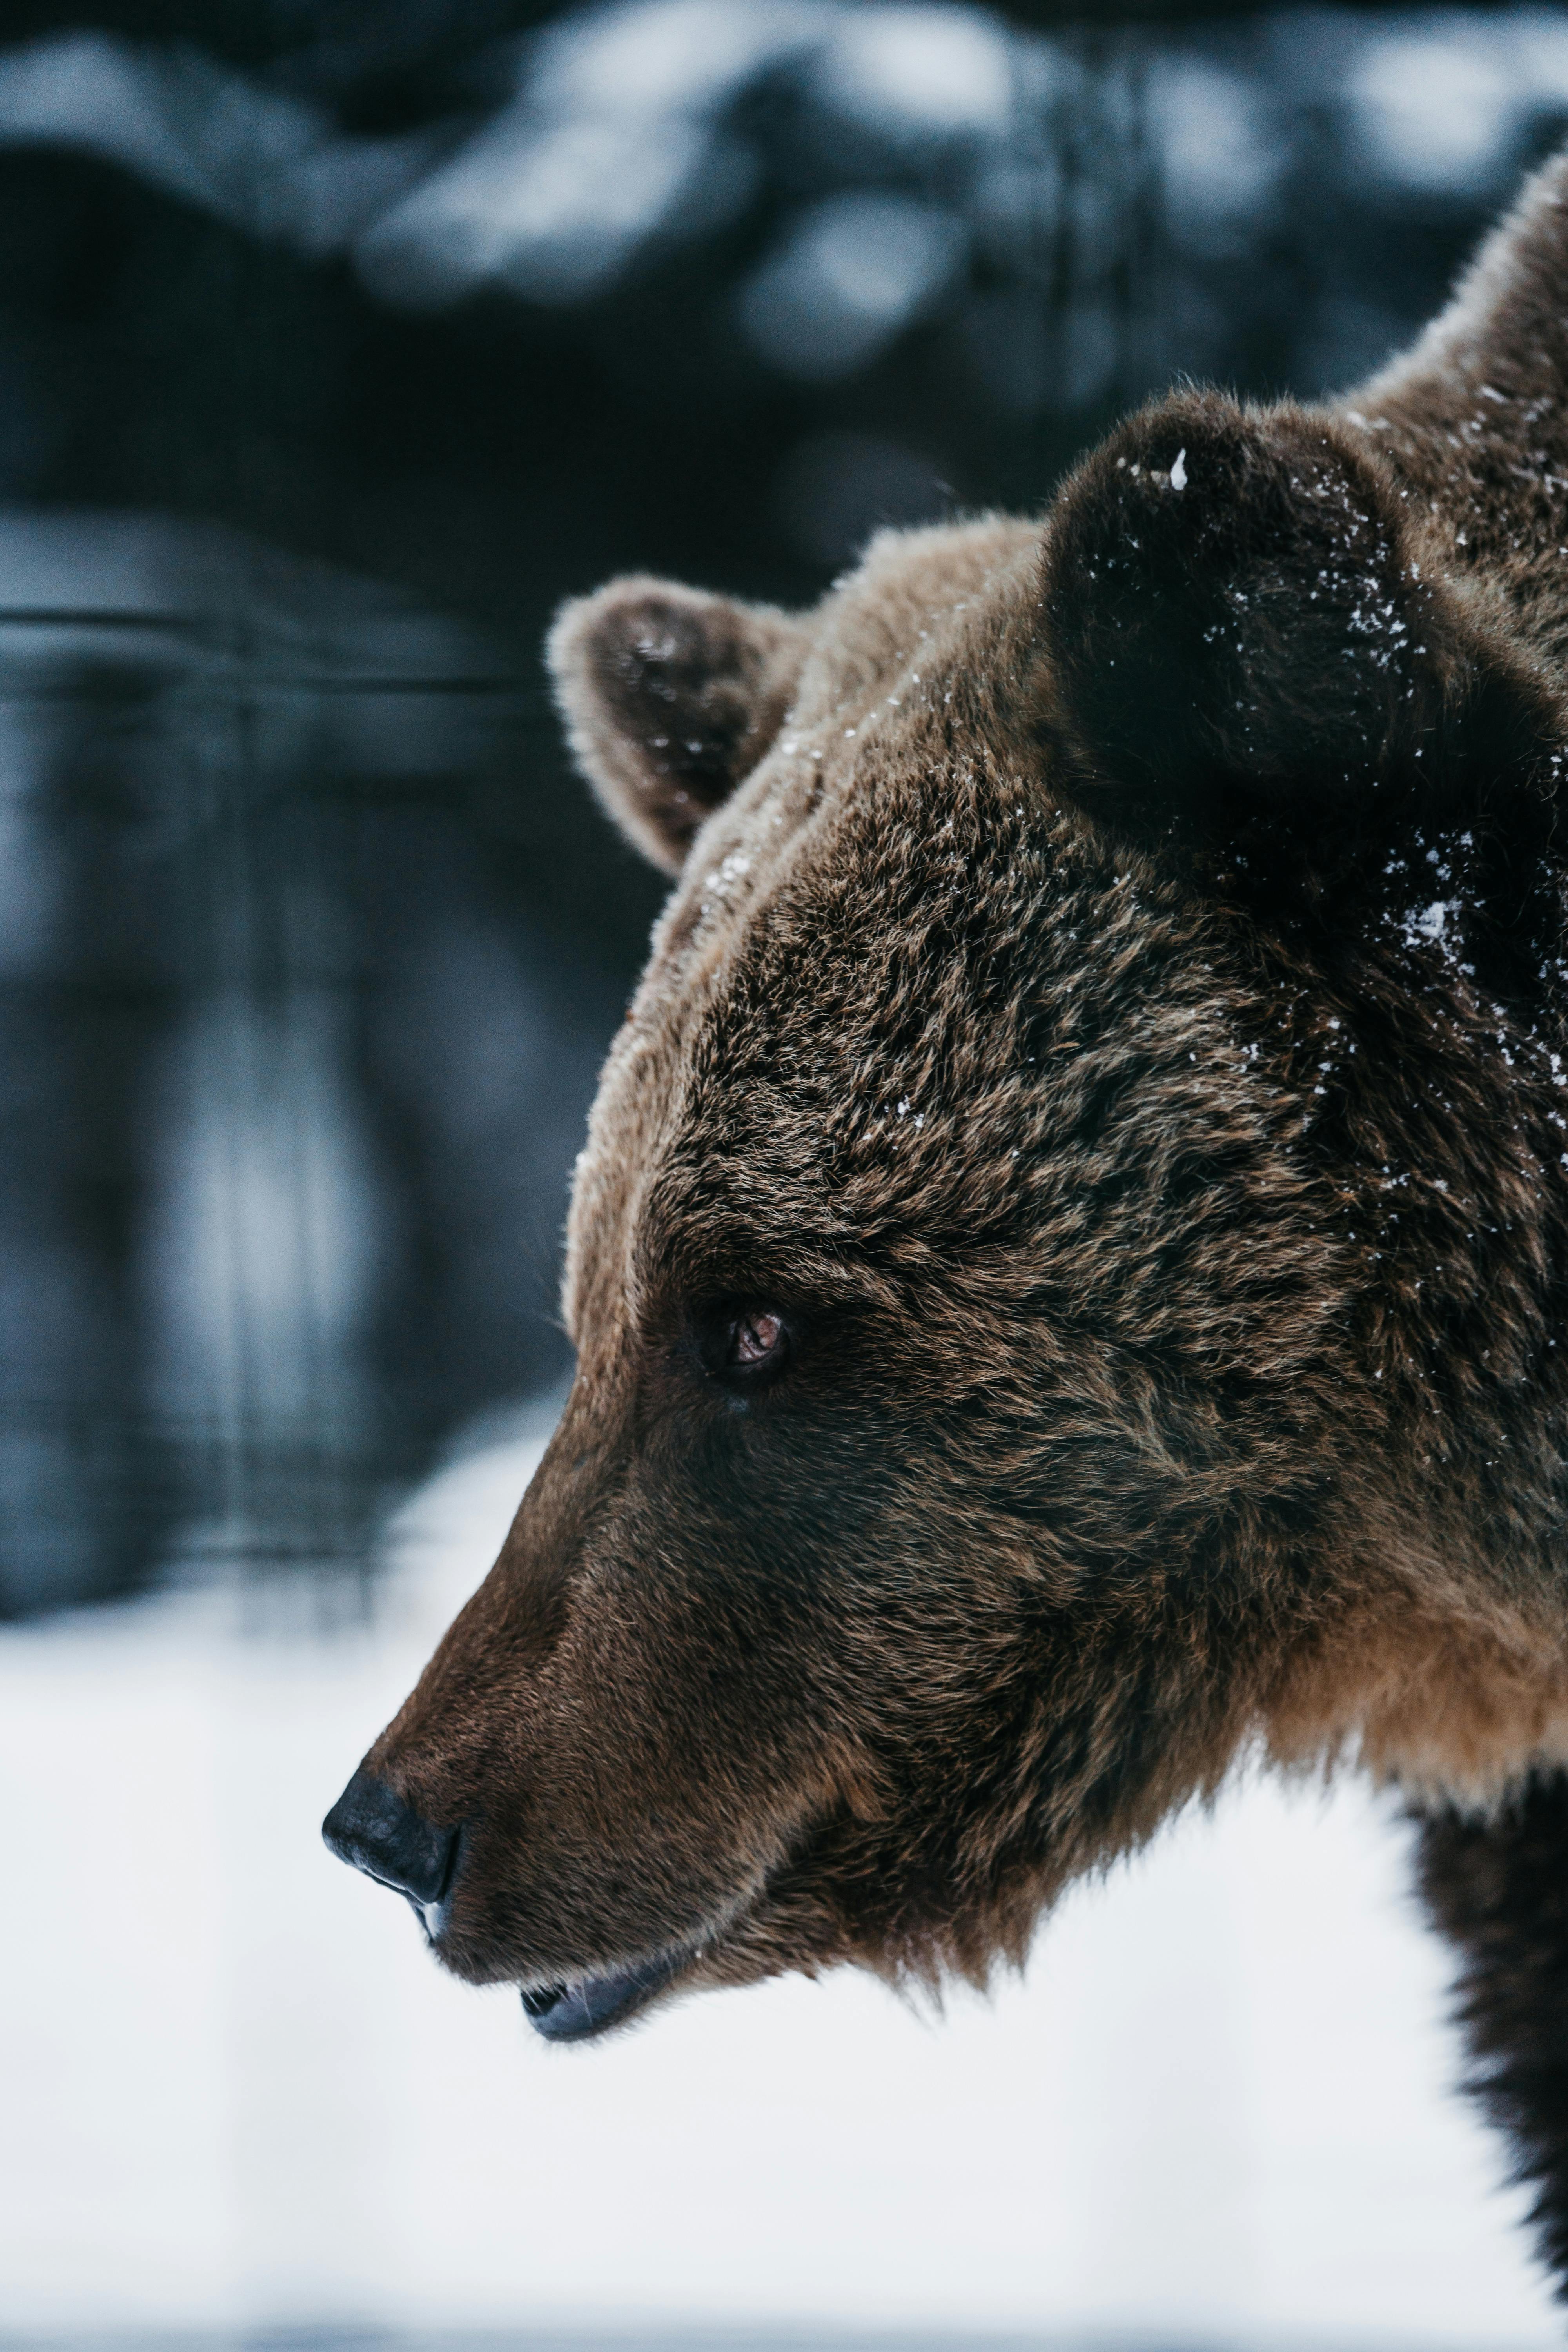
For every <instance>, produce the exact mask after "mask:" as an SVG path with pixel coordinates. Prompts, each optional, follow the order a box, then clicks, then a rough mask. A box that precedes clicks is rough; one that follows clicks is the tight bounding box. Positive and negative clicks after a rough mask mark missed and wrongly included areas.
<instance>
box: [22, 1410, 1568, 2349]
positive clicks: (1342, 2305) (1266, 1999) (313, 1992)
mask: <svg viewBox="0 0 1568 2352" xmlns="http://www.w3.org/2000/svg"><path fill="white" fill-rule="evenodd" d="M541 1441H542V1423H541V1422H540V1419H539V1417H538V1416H537V1415H535V1416H534V1418H533V1420H532V1421H531V1422H530V1420H529V1418H528V1416H526V1415H523V1416H521V1417H520V1418H519V1419H518V1421H517V1422H516V1423H515V1424H514V1425H513V1426H512V1428H511V1429H510V1432H507V1433H496V1432H495V1431H494V1430H492V1432H491V1435H490V1438H489V1442H488V1443H487V1444H485V1445H483V1446H482V1447H481V1448H480V1449H479V1450H478V1451H475V1452H472V1453H470V1454H468V1456H466V1457H465V1458H462V1459H460V1460H458V1462H457V1463H455V1464H454V1465H453V1466H452V1467H451V1468H449V1469H448V1470H447V1471H446V1472H445V1473H444V1474H443V1475H441V1476H440V1477H438V1478H437V1479H436V1480H434V1481H433V1482H432V1483H431V1485H430V1486H427V1487H426V1489H425V1490H424V1492H423V1493H422V1495H421V1496H418V1497H417V1498H416V1502H415V1503H414V1505H413V1506H411V1507H410V1508H409V1509H408V1510H407V1511H405V1514H404V1515H403V1517H402V1518H401V1520H400V1522H399V1523H398V1525H397V1527H396V1528H395V1532H394V1540H395V1553H396V1567H395V1574H394V1575H393V1577H392V1579H391V1581H390V1583H389V1585H388V1587H387V1589H386V1594H385V1601H384V1606H382V1607H381V1609H380V1610H379V1612H378V1615H377V1620H376V1622H375V1623H374V1626H373V1627H371V1628H369V1629H363V1628H362V1629H359V1630H354V1631H351V1632H343V1633H338V1634H336V1635H332V1636H330V1637H326V1638H322V1637H321V1636H319V1635H317V1636H307V1635H305V1634H304V1633H299V1634H296V1635H285V1634H282V1633H279V1632H278V1631H276V1629H274V1630H273V1631H271V1632H269V1633H264V1634H260V1635H258V1634H256V1633H246V1631H245V1630H244V1627H243V1623H242V1618H241V1612H240V1609H239V1605H238V1603H237V1600H236V1599H235V1597H234V1596H232V1595H230V1594H226V1593H222V1592H214V1591H184V1592H174V1593H170V1594H166V1595H163V1596H162V1597H159V1598H157V1599H155V1600H153V1601H147V1602H144V1603H141V1604H139V1605H137V1606H135V1607H132V1608H127V1609H125V1610H122V1611H120V1612H99V1613H96V1614H93V1615H90V1616H85V1617H82V1618H79V1619H75V1620H69V1621H66V1622H56V1623H53V1624H49V1625H46V1626H42V1627H39V1628H37V1629H27V1630H13V1631H10V1632H8V1633H5V1634H4V1636H3V1637H0V1823H3V1825H4V1826H3V1830H0V1852H3V1853H4V1871H3V1883H4V1887H5V1912H6V1918H5V1927H6V1932H5V1940H4V1945H3V1947H0V1955H3V1956H0V2326H6V2327H10V2328H14V2329H26V2328H35V2329H47V2330H50V2331H53V2330H57V2329H59V2330H64V2329H69V2328H115V2327H121V2326H124V2327H132V2326H138V2327H151V2328H153V2329H156V2330H162V2329H174V2328H176V2327H199V2326H265V2325H269V2324H271V2325H286V2324H289V2323H298V2322H316V2323H321V2322H331V2321H337V2320H349V2319H358V2320H363V2321H366V2322H384V2323H390V2324H393V2325H396V2326H405V2327H414V2326H421V2325H437V2326H463V2325H468V2324H473V2325H479V2324H497V2323H509V2322H516V2323H532V2324H549V2323H560V2322H563V2321H566V2320H569V2319H572V2318H574V2317H580V2318H582V2319H583V2320H584V2321H588V2320H616V2319H617V2318H624V2319H627V2320H630V2319H633V2318H636V2317H638V2316H641V2315H667V2316H670V2317H673V2316H676V2315H689V2317H691V2318H692V2319H693V2320H695V2321H712V2320H715V2319H720V2318H722V2317H724V2316H726V2315H747V2316H748V2317H750V2318H752V2319H753V2320H755V2321H757V2322H766V2321H770V2320H777V2319H781V2318H784V2317H790V2318H794V2317H801V2318H809V2317H812V2316H814V2315H821V2316H824V2317H832V2318H835V2319H837V2320H840V2321H846V2322H857V2323H866V2324H871V2323H892V2322H905V2323H909V2324H911V2325H919V2326H937V2325H942V2324H951V2325H952V2326H955V2327H956V2328H957V2329H958V2330H959V2331H960V2333H961V2334H962V2332H963V2329H964V2328H966V2327H967V2328H971V2329H980V2328H983V2327H986V2326H1010V2325H1012V2326H1018V2325H1032V2326H1041V2327H1049V2328H1059V2329H1060V2330H1062V2331H1063V2332H1064V2333H1065V2332H1068V2331H1072V2330H1077V2329H1079V2328H1089V2329H1099V2328H1101V2327H1105V2328H1122V2327H1125V2328H1127V2329H1129V2330H1140V2329H1151V2330H1157V2331H1158V2333H1159V2336H1160V2339H1161V2341H1162V2342H1163V2343H1165V2344H1167V2345H1169V2344H1171V2343H1173V2342H1174V2341H1175V2340H1177V2339H1178V2338H1182V2339H1186V2338H1192V2339H1201V2340H1205V2341H1207V2342H1212V2343H1216V2344H1225V2345H1231V2344H1235V2345H1237V2346H1242V2345H1245V2346H1246V2347H1247V2352H1263V2347H1273V2346H1280V2347H1283V2346H1287V2345H1292V2346H1293V2345H1302V2346H1305V2345H1309V2344H1310V2345H1311V2346H1313V2347H1326V2346H1330V2345H1347V2346H1348V2345H1352V2344H1353V2345H1355V2346H1357V2347H1372V2346H1389V2347H1392V2346H1394V2345H1399V2346H1401V2347H1406V2346H1408V2347H1415V2346H1419V2347H1422V2352H1440V2347H1460V2346H1463V2347H1471V2352H1480V2347H1485V2352H1526V2347H1530V2352H1534V2347H1542V2352H1544V2348H1545V2347H1548V2346H1552V2345H1555V2344H1556V2343H1557V2342H1558V2341H1559V2340H1560V2339H1559V2336H1558V2332H1557V2328H1556V2326H1554V2324H1553V2322H1552V2318H1551V2317H1550V2315H1549V2306H1548V2302H1547V2298H1546V2294H1545V2291H1544V2289H1543V2287H1542V2284H1541V2283H1540V2281H1539V2278H1538V2276H1537V2274H1536V2273H1535V2272H1534V2271H1533V2269H1532V2267H1531V2263H1530V2261H1529V2259H1528V2256H1527V2252H1526V2249H1525V2243H1524V2240H1523V2238H1522V2236H1521V2234H1520V2233H1519V2232H1518V2231H1517V2229H1516V2227H1515V2223H1516V2221H1517V2217H1518V2214H1519V2212H1520V2210H1521V2199H1520V2198H1519V2196H1518V2195H1517V2194H1516V2193H1514V2192H1511V2191H1507V2190H1505V2189H1502V2188H1501V2187H1500V2179H1501V2175H1502V2169H1503V2168H1502V2163H1501V2158H1500V2151H1499V2149H1498V2147H1496V2146H1495V2145H1494V2144H1493V2142H1492V2141H1491V2140H1490V2139H1489V2137H1488V2136H1487V2135H1486V2134H1485V2133H1484V2132H1483V2130H1482V2129H1481V2127H1480V2126H1479V2125H1478V2124H1477V2123H1476V2122H1475V2121H1474V2120H1473V2119H1472V2118H1471V2116H1470V2115H1469V2113H1468V2110H1467V2108H1466V2107H1465V2106H1464V2105H1462V2104H1461V2103H1460V2102H1459V2101H1458V2099H1457V2098H1455V2097H1454V2096H1453V2095H1451V2094H1450V2092H1449V2089H1448V2087H1447V2086H1448V2084H1450V2083H1451V2081H1452V2079H1453V2076H1454V2074H1455V2073H1456V2071H1457V2068H1458V2052H1457V2047H1456V2045H1455V2043H1454V2042H1453V2040H1452V2039H1451V2038H1450V2036H1449V2034H1448V2033H1447V2031H1446V2029H1445V2028H1444V2027H1443V2025H1442V2022H1441V2020H1442V2012H1443V2009H1444V2003H1445V1973H1446V1963H1445V1959H1444V1957H1443V1955H1442V1953H1441V1951H1440V1950H1439V1948H1437V1946H1436V1943H1435V1942H1433V1941H1432V1940H1430V1939H1429V1938H1427V1937H1426V1936H1425V1935H1424V1933H1423V1932H1422V1931H1421V1930H1420V1928H1419V1927H1418V1925H1417V1923H1416V1920H1415V1915H1414V1911H1413V1907H1412V1906H1411V1904H1410V1901H1409V1899H1408V1897H1407V1895H1406V1894H1405V1867H1404V1860H1403V1845H1404V1839H1403V1833H1402V1832H1401V1831H1400V1830H1399V1828H1398V1826H1397V1824H1396V1823H1395V1822H1393V1821H1392V1820H1391V1819H1390V1818H1389V1817H1388V1815H1387V1813H1386V1811H1384V1809H1381V1808H1380V1807H1379V1805H1378V1804H1377V1803H1376V1802H1375V1801H1373V1800H1372V1799H1371V1798H1370V1797H1369V1796H1368V1795H1367V1794H1366V1793H1365V1792H1364V1791H1363V1790H1361V1789H1359V1788H1358V1787H1354V1786H1350V1787H1346V1788H1343V1789H1342V1790H1339V1791H1338V1792H1337V1793H1336V1794H1335V1795H1333V1797H1332V1798H1331V1799H1329V1800H1325V1799H1324V1798H1322V1797H1321V1795H1320V1794H1318V1793H1316V1792H1314V1791H1297V1792H1295V1793H1293V1794H1291V1793H1287V1792H1284V1791H1282V1790H1279V1789H1278V1788H1276V1787H1274V1786H1271V1785H1254V1786H1251V1787H1248V1788H1246V1789H1243V1790H1237V1792H1236V1793H1234V1794H1233V1795H1232V1796H1231V1797H1230V1798H1229V1799H1228V1800H1227V1801H1226V1803H1225V1804H1224V1805H1223V1806H1222V1807H1221V1809H1220V1811H1219V1814H1218V1817H1217V1818H1216V1819H1214V1820H1208V1819H1203V1818H1198V1819H1194V1820H1190V1821H1186V1822H1183V1823H1181V1824H1179V1825H1178V1826H1177V1827H1176V1829H1175V1830H1174V1831H1173V1832H1171V1833H1170V1834H1168V1835H1167V1836H1166V1837H1165V1838H1164V1839H1163V1841H1162V1842H1161V1843H1159V1844H1158V1845H1157V1847H1156V1848H1155V1849H1154V1850H1153V1851H1152V1853H1149V1854H1148V1855H1146V1856H1144V1857H1143V1858H1142V1860H1141V1861H1140V1862H1138V1863H1137V1864H1134V1865H1132V1866H1131V1867H1128V1868H1125V1869H1123V1870H1121V1871H1120V1872H1118V1873H1117V1874H1115V1876H1114V1877H1113V1878H1112V1879H1111V1881H1110V1883H1109V1884H1107V1885H1101V1886H1096V1887H1092V1888H1086V1889H1082V1890H1079V1892H1078V1893H1077V1894H1076V1895H1074V1896H1073V1897H1072V1898H1071V1899H1070V1900H1069V1901H1068V1904H1067V1905H1066V1906H1064V1908H1063V1910H1062V1911H1061V1913H1060V1914H1059V1915H1058V1917H1057V1918H1056V1920H1055V1921H1054V1922H1053V1923H1052V1924H1051V1926H1050V1927H1048V1929H1047V1931H1046V1932H1045V1934H1044V1935H1043V1936H1042V1937H1041V1939H1040V1943H1039V1946H1038V1948H1037V1955H1036V1958H1035V1961H1034V1964H1033V1966H1032V1967H1031V1969H1030V1971H1029V1974H1028V1978H1027V1980H1026V1982H1024V1983H1009V1984H1008V1985H1006V1986H1005V1988H1004V1989H1003V1990H1001V1991H1000V1993H999V1994H998V1995H997V1996H996V1998H995V1999H994V2000H993V2001H992V2002H990V2003H989V2004H986V2003H983V2002H981V2001H979V2000H973V1999H972V1998H969V1997H964V1998H961V1999H958V2000H954V2001H953V2002H952V2006H951V2009H950V2012H949V2014H948V2016H947V2018H946V2020H945V2021H932V2020H931V2019H930V2018H929V2017H924V2016H920V2015H916V2014H913V2013H911V2012H910V2011H909V2010H907V2009H905V2008H904V2007H902V2006H901V2005H900V2003H898V2002H897V2001H896V2000H893V1999H892V1998H890V1997H889V1994H888V1993H887V1992H885V1991H884V1990H881V1989H880V1988H879V1987H878V1986H877V1985H875V1984H873V1983H871V1982H869V1981H867V1980H865V1979H859V1978H857V1977H853V1976H848V1975H844V1976H839V1977H837V1978H835V1979H830V1980H829V1981H827V1982H826V1983H824V1984H821V1985H811V1984H807V1983H805V1982H797V1981H793V1980H792V1981H787V1982H784V1983H779V1984H775V1985H770V1986H765V1987H763V1988H761V1989H759V1990H752V1991H749V1992H743V1993H736V1994H730V1995H723V1996H712V1995H710V1996H708V1997H706V1998H704V1999H702V2000H697V2001H694V2002H692V2003H690V2004H689V2005H688V2006H686V2007H684V2008H681V2009H679V2010H676V2011H671V2012H668V2013H666V2014H664V2015H662V2016H659V2017H658V2018H657V2019H656V2020H653V2021H649V2023H648V2024H647V2026H646V2028H644V2029H643V2030H641V2031H640V2032H635V2033H633V2034H631V2035H628V2036H626V2037H623V2038H621V2039H618V2040H612V2041H611V2042H608V2043H606V2044H604V2045H602V2046H599V2047H596V2048H593V2049H590V2050H586V2051H576V2052H573V2051H552V2050H549V2049H547V2048H545V2047H544V2046H543V2045H542V2044H541V2043H540V2042H538V2041H537V2040H536V2039H535V2038H534V2037H533V2035H532V2034H531V2033H530V2032H528V2031H527V2030H526V2029H525V2027H524V2023H523V2021H522V2018H521V2011H520V2008H519V2004H518V2002H517V2000H516V1998H515V1996H514V1995H511V1994H509V1993H508V1992H506V1991H505V1990H495V1991H492V1992H488V1993H476V1992H474V1991H471V1990H467V1989H465V1988H464V1987H462V1986H459V1985H458V1984H456V1983H454V1982H452V1981H450V1980H449V1979H447V1978H445V1977H444V1976H443V1975H442V1974H441V1973H440V1971H439V1970H438V1969H436V1968H435V1966H434V1965H433V1964H432V1963H431V1962H430V1960H429V1959H428V1958H427V1957H426V1954H425V1952H424V1951H423V1949H422V1948H421V1946H420V1944H419V1940H418V1937H417V1934H416V1928H415V1925H414V1922H413V1920H412V1919H411V1918H410V1917H409V1916H408V1915H407V1913H406V1911H405V1909H404V1907H403V1906H401V1905H400V1904H399V1903H397V1902H396V1901H395V1898H393V1897H392V1896H390V1895H386V1894H385V1893H384V1891H383V1890H381V1889H378V1888H377V1887H375V1886H374V1885H371V1884H369V1882H367V1881H365V1880H363V1879H359V1878H356V1877H355V1876H353V1874H351V1873H350V1872H348V1871H346V1870H344V1869H342V1867H341V1865H339V1864H336V1863H334V1862H332V1861H331V1859H330V1858H329V1856H328V1855H327V1853H325V1851H324V1849H323V1848H322V1847H321V1843H320V1840H319V1837H318V1834H317V1826H318V1823H319V1822H320V1819H321V1814H322V1812H323V1811H324V1810H325V1809H326V1806H327V1805H328V1804H329V1802H330V1801H331V1799H332V1798H333V1797H334V1796H335V1795H336V1793H337V1790H338V1789H339V1787H340V1786H341V1784H342V1781H343V1780H344V1779H346V1777H347V1775H348V1773H349V1771H350V1770H351V1769H352V1768H353V1764H354V1763H355V1761H356V1760H357V1759H358V1757H359V1755H360V1753H361V1751H362V1749H363V1748H364V1746H365V1745H366V1744H367V1742H368V1740H369V1739H370V1738H371V1736H372V1735H373V1734H374V1731H375V1730H376V1729H377V1728H378V1727H379V1726H380V1725H381V1723H382V1722H383V1720H384V1718H385V1717H387V1715H388V1714H389V1713H390V1712H391V1711H392V1709H393V1707H394V1706H395V1703H396V1702H397V1700H398V1699H399V1698H400V1697H401V1696H402V1695H403V1693H404V1691H405V1688H406V1686H407V1685H408V1684H409V1682H410V1681H411V1679H412V1678H413V1675H414V1674H415V1673H416V1669H417V1667H418V1665H419V1664H420V1663H421V1661H422V1659H423V1657H424V1655H425V1654H426V1650H427V1649H428V1647H429V1644H430V1643H431V1641H432V1639H433V1637H434V1636H435V1634H436V1633H437V1632H438V1631H439V1629H440V1627H441V1625H442V1624H443V1623H444V1622H445V1621H446V1619H447V1616H448V1615H449V1613H450V1611H451V1609H452V1607H453V1605H454V1603H455V1601H457V1600H458V1598H460V1597H461V1595H462V1594H463V1593H464V1592H465V1591H467V1590H468V1588H469V1587H470V1586H471V1585H472V1584H473V1583H474V1582H475V1581H476V1580H477V1579H478V1577H479V1574H480V1573H481V1572H482V1570H483V1569H484V1567H485V1566H486V1564H487V1563H488V1561H489V1558H490V1556H491V1554H492V1552H493V1550H494V1549H495V1548H496V1545H497V1543H498V1541H499V1539H500V1535H501V1533H502V1531H503V1529H504V1528H505V1525H506V1522H507V1520H508V1518H509V1517H510V1512H511V1510H512V1508H513V1507H514V1506H515V1503H516V1501H517V1498H518V1496H519V1494H520V1493H521V1488H522V1486H523V1484H524V1483H525V1480H526V1477H527V1475H528V1471H529V1469H530V1466H531V1463H532V1461H533V1460H534V1459H535V1458H536V1456H537V1453H538V1449H539V1445H540V1443H541Z"/></svg>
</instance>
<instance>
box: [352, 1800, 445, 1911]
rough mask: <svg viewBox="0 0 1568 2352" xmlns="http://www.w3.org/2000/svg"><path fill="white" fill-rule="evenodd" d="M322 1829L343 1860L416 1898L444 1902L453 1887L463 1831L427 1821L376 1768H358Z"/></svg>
mask: <svg viewBox="0 0 1568 2352" xmlns="http://www.w3.org/2000/svg"><path fill="white" fill-rule="evenodd" d="M321 1835H322V1836H323V1837H324V1838H325V1839H326V1841H327V1843H328V1844H329V1845H330V1846H331V1850H332V1852H333V1853H335V1854H336V1855H337V1857H338V1860H339V1861H340V1862H349V1863H352V1864H353V1866H354V1868H355V1869H356V1870H363V1872H365V1874H367V1876H369V1877H371V1878H379V1879H380V1881H381V1883H382V1885H384V1886H395V1888H396V1890H397V1892H398V1894H399V1895H407V1896H408V1898H409V1900H410V1901H411V1902H414V1903H417V1904H421V1905H423V1904H426V1903H439V1901H440V1900H441V1897H442V1895H444V1894H445V1893H446V1891H447V1880H448V1879H449V1878H450V1876H451V1874H452V1858H453V1856H454V1854H455V1853H456V1852H457V1849H458V1832H457V1831H456V1830H438V1829H437V1827H436V1826H435V1824H434V1822H426V1821H421V1819H420V1817H419V1815H418V1814H417V1813H416V1811H414V1809H413V1807H412V1806H411V1805H405V1803H404V1801H403V1800H402V1798H401V1797H400V1796H399V1795H398V1793H397V1791H396V1790H395V1789H389V1788H388V1787H387V1785H386V1782H385V1781H384V1780H377V1779H376V1777H375V1775H374V1772H356V1773H355V1774H354V1776H353V1780H351V1781H350V1782H349V1785H348V1787H347V1788H346V1789H345V1790H343V1793H342V1796H341V1797H340V1798H339V1799H338V1801H337V1803H336V1804H335V1805H334V1806H333V1807H332V1810H331V1812H330V1813H329V1814H328V1815H327V1818H326V1820H325V1821H324V1822H322V1823H321Z"/></svg>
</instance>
